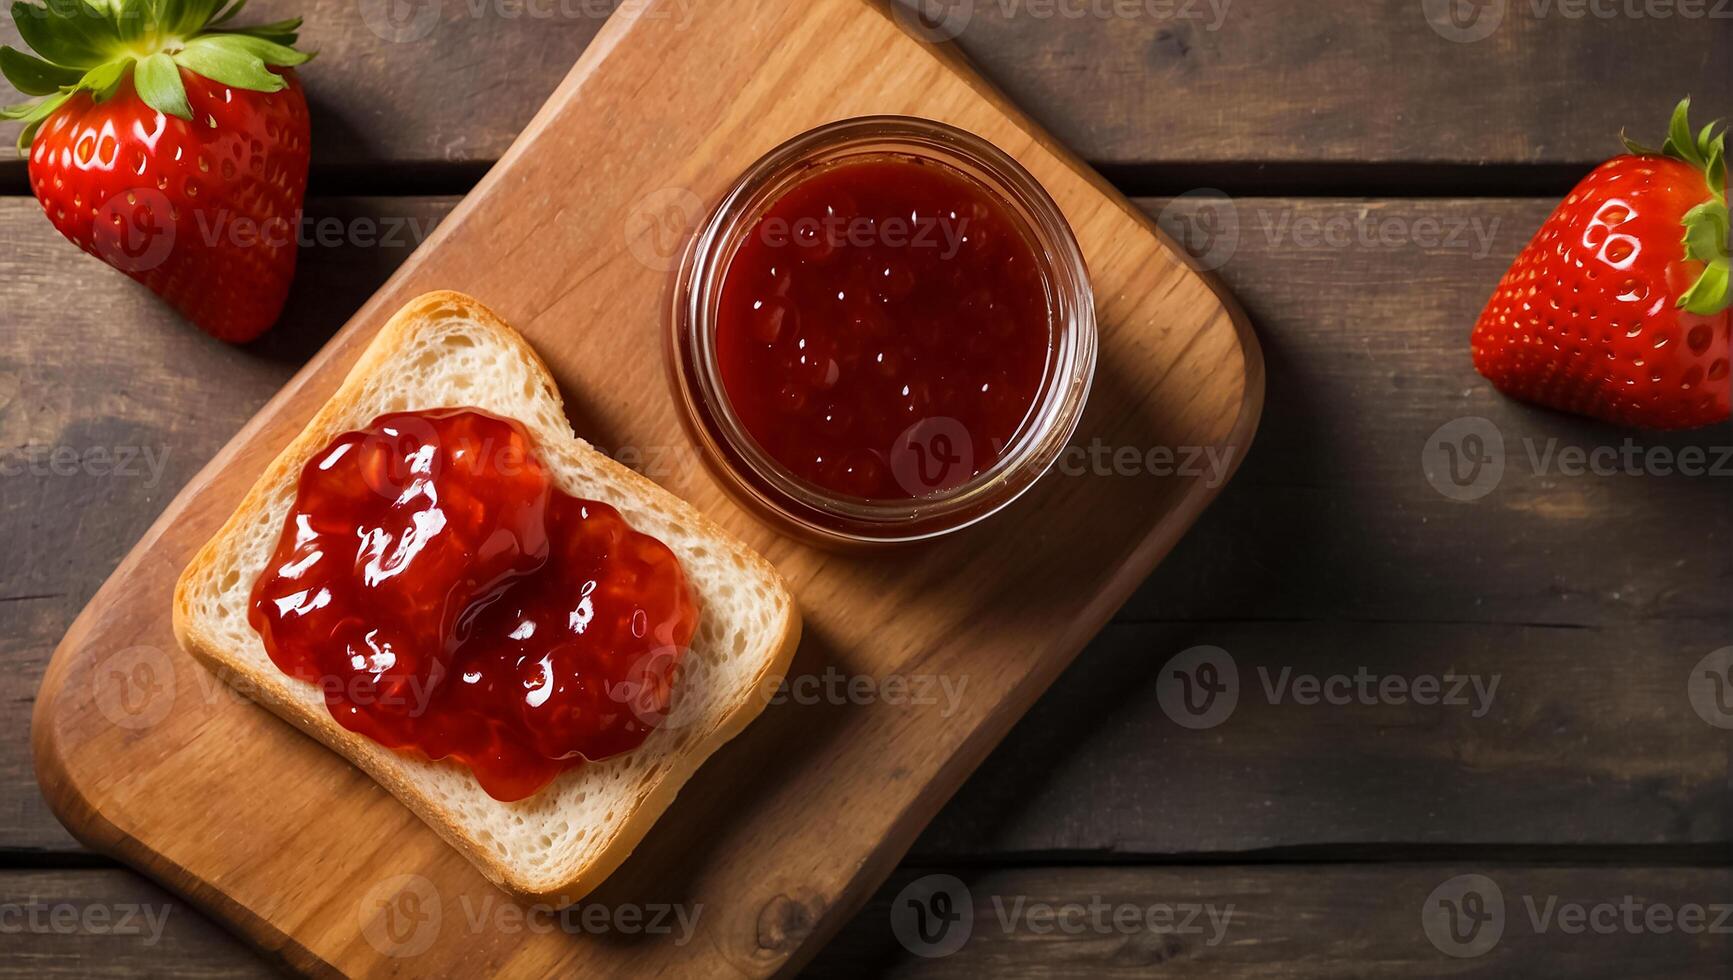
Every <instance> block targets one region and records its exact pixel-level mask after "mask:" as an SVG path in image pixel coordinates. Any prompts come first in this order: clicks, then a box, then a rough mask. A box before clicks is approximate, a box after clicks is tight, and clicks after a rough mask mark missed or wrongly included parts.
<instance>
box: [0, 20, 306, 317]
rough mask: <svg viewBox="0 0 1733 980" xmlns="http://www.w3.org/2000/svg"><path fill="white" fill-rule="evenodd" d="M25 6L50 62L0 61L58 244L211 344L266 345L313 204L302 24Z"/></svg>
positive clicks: (8, 56) (35, 42)
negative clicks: (85, 255) (18, 94)
mask: <svg viewBox="0 0 1733 980" xmlns="http://www.w3.org/2000/svg"><path fill="white" fill-rule="evenodd" d="M225 2H226V0H108V2H107V3H105V4H98V3H96V2H95V0H49V5H48V6H46V7H41V6H36V5H34V4H31V3H23V2H20V3H15V4H14V5H13V8H12V17H13V20H14V21H16V23H17V25H18V30H19V34H20V35H21V36H23V38H24V40H25V41H26V42H28V43H29V45H30V46H31V47H32V48H34V49H35V50H36V51H37V52H38V53H40V54H41V55H42V57H41V58H36V57H32V56H30V55H27V54H24V53H22V52H19V51H16V50H13V49H12V48H0V69H3V70H4V72H5V75H6V78H7V80H9V81H10V82H11V83H12V84H13V85H14V86H16V87H17V88H18V89H20V90H21V91H23V92H25V93H26V94H29V95H39V96H43V98H41V99H37V100H35V101H33V102H30V103H26V104H24V105H19V106H13V107H10V108H8V109H6V110H4V114H5V116H6V117H7V118H12V119H22V120H24V121H25V129H24V133H23V135H22V136H21V137H20V138H19V147H20V149H26V148H27V152H28V154H29V157H30V186H31V189H32V190H34V191H35V193H36V198H37V200H39V201H41V202H42V208H43V210H44V211H46V212H47V214H48V218H49V220H50V221H52V222H53V223H54V227H56V228H58V229H60V233H61V234H63V235H65V236H66V237H67V238H69V239H71V240H72V241H73V242H74V243H76V244H77V245H78V246H79V247H80V248H82V249H84V250H85V251H87V252H89V253H91V254H92V255H95V256H97V257H98V258H100V259H102V260H103V261H104V262H107V263H108V264H109V265H112V266H114V267H115V268H117V269H120V270H121V271H122V272H125V273H126V274H127V275H129V276H131V277H132V278H134V279H136V280H138V281H139V282H141V283H144V284H145V286H147V287H149V289H150V290H151V291H152V292H154V293H156V294H157V295H159V296H161V297H162V298H163V299H165V300H167V301H168V302H169V303H170V304H171V305H173V306H174V307H175V309H177V310H179V311H180V312H181V313H182V314H184V315H185V316H186V317H187V319H189V320H191V321H192V322H193V323H194V324H196V325H198V327H199V328H200V329H202V330H204V331H205V332H207V333H209V334H212V335H213V336H216V337H219V338H221V339H223V340H229V341H235V342H240V341H246V340H251V339H253V338H254V337H257V336H258V335H259V334H261V333H264V332H265V330H267V329H268V328H269V327H270V326H271V324H272V323H274V322H275V321H276V319H277V315H278V313H280V312H281V311H282V308H283V301H284V299H285V298H286V296H287V295H288V290H289V281H290V279H291V278H293V276H294V273H295V248H296V242H297V237H298V235H297V232H298V225H299V221H300V212H301V199H302V197H303V195H304V194H305V192H306V189H307V159H308V150H309V142H310V140H309V133H308V118H307V100H306V97H305V96H304V95H303V94H302V92H301V85H300V82H299V81H297V80H296V78H295V73H294V70H293V68H292V67H291V66H293V65H298V64H300V63H302V62H304V61H306V60H307V58H308V57H309V55H306V54H303V53H301V52H298V51H296V50H294V48H293V47H291V45H293V44H294V42H295V32H296V31H297V30H298V29H299V27H300V20H299V19H295V20H288V21H282V22H280V23H275V24H267V25H263V26H260V27H252V28H232V29H231V28H222V27H219V26H218V25H221V24H223V23H224V22H226V21H227V20H228V19H229V18H230V17H232V16H233V15H234V14H235V13H237V12H238V11H239V10H240V7H241V6H242V4H243V3H244V2H245V0H236V2H235V3H234V4H233V5H232V6H229V7H228V8H227V10H226V11H225V12H223V13H221V14H219V9H220V8H222V7H223V6H224V4H225Z"/></svg>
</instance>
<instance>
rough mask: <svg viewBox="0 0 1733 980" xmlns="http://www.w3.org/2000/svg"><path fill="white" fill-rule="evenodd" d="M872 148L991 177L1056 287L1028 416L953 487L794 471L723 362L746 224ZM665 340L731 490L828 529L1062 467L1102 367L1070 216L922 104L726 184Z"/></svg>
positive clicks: (957, 513) (996, 491)
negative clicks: (748, 419)
mask: <svg viewBox="0 0 1733 980" xmlns="http://www.w3.org/2000/svg"><path fill="white" fill-rule="evenodd" d="M873 155H901V156H908V157H914V158H919V159H925V160H932V161H934V162H937V163H939V164H942V165H947V166H949V167H951V168H952V169H955V170H958V171H960V172H962V173H963V175H964V176H966V177H969V178H971V179H973V180H974V182H976V183H978V184H980V185H982V187H983V189H985V190H986V191H987V192H989V193H990V194H992V195H993V196H994V197H996V198H998V199H999V200H1000V202H1001V203H1002V204H1004V205H1005V206H1006V207H1007V208H1008V209H1009V210H1010V211H1011V212H1012V213H1013V215H1014V216H1015V217H1016V218H1017V219H1018V221H1019V223H1021V224H1022V225H1024V230H1025V232H1026V233H1027V234H1028V235H1029V237H1030V238H1031V241H1030V244H1031V246H1032V247H1033V248H1034V250H1035V252H1036V255H1037V258H1038V259H1040V260H1041V264H1042V274H1043V275H1042V278H1043V281H1044V287H1045V288H1046V290H1047V292H1048V303H1049V314H1048V316H1049V324H1050V328H1051V338H1052V339H1051V343H1050V348H1049V358H1048V366H1047V370H1046V372H1045V376H1044V378H1043V381H1042V385H1041V388H1040V389H1039V391H1038V392H1037V394H1036V397H1035V400H1034V403H1033V404H1032V405H1031V408H1030V414H1029V417H1028V419H1026V421H1025V422H1024V424H1023V426H1022V427H1021V428H1020V429H1019V431H1018V434H1017V436H1016V437H1015V438H1014V439H1013V440H1012V443H1011V445H1009V446H1007V447H1006V449H1005V451H1004V452H1003V453H1002V454H1001V455H1000V457H999V458H998V459H997V460H995V461H994V463H993V464H992V465H991V466H989V467H987V468H985V469H983V470H982V471H981V472H980V473H978V474H976V475H974V476H973V477H971V478H970V479H968V480H966V481H963V482H961V483H960V484H958V485H957V486H955V487H951V488H947V489H941V490H936V491H934V492H932V493H928V494H925V495H919V496H913V497H911V498H906V499H905V498H898V499H892V500H872V499H867V498H859V497H848V496H844V495H841V494H837V493H833V492H830V491H827V490H825V489H824V488H822V487H819V486H816V485H814V484H812V483H810V482H808V481H806V480H804V479H802V478H800V477H799V476H797V475H795V474H794V473H793V472H791V471H789V470H788V469H787V467H785V466H784V465H783V464H781V463H780V462H779V461H777V460H775V459H774V458H772V457H771V456H770V455H769V454H768V453H767V452H765V451H764V450H763V448H762V447H760V446H759V445H758V443H757V441H756V440H755V439H753V438H752V436H751V435H750V434H749V433H748V432H747V431H746V430H745V427H744V426H743V425H742V424H741V422H740V420H739V418H738V417H737V416H736V415H735V413H734V410H733V407H732V405H731V403H730V401H729V398H728V393H727V390H726V388H725V387H724V386H723V384H722V381H721V377H720V372H719V369H718V366H717V363H716V361H717V359H716V351H715V339H716V324H715V316H714V311H715V307H716V305H717V299H718V296H719V294H720V291H721V285H722V282H723V280H724V279H725V277H726V274H727V271H728V266H729V264H730V263H731V262H732V260H733V255H734V247H735V246H737V244H738V242H739V241H740V239H741V237H742V235H743V234H745V233H748V232H749V230H750V229H751V228H752V227H754V226H755V225H756V223H757V221H758V220H759V219H760V218H761V217H762V215H763V213H764V211H765V210H767V209H768V208H769V207H770V206H771V205H772V204H774V203H775V201H776V200H778V199H780V197H781V196H782V194H784V193H786V192H787V191H788V190H789V189H791V188H792V187H793V186H795V185H796V184H798V183H800V182H801V181H802V180H804V179H806V178H807V177H809V176H811V173H812V172H813V171H814V170H815V169H816V168H818V167H820V166H825V165H828V164H833V163H837V162H840V161H843V160H846V159H849V158H854V157H862V156H873ZM669 340H670V349H669V354H670V368H671V370H672V371H673V374H674V382H675V388H676V391H677V392H678V394H679V396H680V398H681V400H682V401H684V402H685V408H686V410H687V412H686V414H687V418H688V420H689V422H691V423H692V425H691V428H692V429H693V434H694V436H695V437H696V438H698V440H699V441H700V443H702V444H703V448H704V449H705V450H707V454H708V455H709V456H710V457H712V459H713V460H716V461H719V462H720V463H721V467H720V468H721V469H722V470H723V471H724V473H723V475H725V476H726V477H728V478H729V479H728V482H729V483H730V484H731V489H732V490H734V491H735V492H736V493H744V494H745V495H746V496H747V498H748V501H749V502H750V503H753V504H755V505H757V506H758V507H759V508H760V509H768V510H770V511H772V512H773V513H775V514H777V515H778V516H780V517H783V518H785V519H788V520H791V521H792V522H793V523H794V524H795V525H796V526H797V527H798V528H799V529H801V530H803V531H806V532H809V533H812V534H816V535H817V536H819V537H821V538H827V539H833V540H842V541H856V542H900V541H913V540H921V539H924V538H929V537H934V536H936V535H939V534H945V533H949V532H951V531H955V530H959V529H961V528H963V527H967V526H969V525H970V524H973V523H976V522H978V521H980V520H982V519H984V518H986V517H988V516H990V515H991V514H993V513H996V512H997V511H999V510H1000V509H1002V508H1003V507H1005V506H1006V505H1008V504H1010V503H1011V502H1012V501H1013V500H1015V499H1016V498H1017V497H1018V496H1021V495H1022V493H1024V492H1025V491H1027V490H1028V489H1029V487H1030V486H1032V485H1033V484H1034V483H1035V482H1036V480H1037V479H1038V478H1039V477H1040V476H1041V475H1042V474H1043V473H1045V472H1046V470H1047V469H1048V468H1049V467H1051V466H1052V464H1053V462H1054V461H1055V460H1056V459H1057V458H1058V456H1059V453H1060V452H1061V451H1062V450H1063V449H1064V446H1065V445H1066V444H1067V443H1068V442H1069V441H1070V438H1071V436H1072V435H1073V434H1074V432H1075V431H1076V428H1077V424H1078V422H1079V421H1080V419H1081V416H1082V408H1083V404H1084V402H1085V401H1086V400H1087V397H1088V391H1089V387H1090V384H1091V382H1092V380H1093V376H1094V369H1095V357H1096V324H1095V305H1094V296H1093V293H1092V291H1091V289H1090V286H1089V277H1088V270H1087V267H1086V265H1085V263H1084V260H1083V255H1082V251H1081V249H1080V248H1079V247H1078V245H1077V241H1076V238H1075V236H1074V235H1073V234H1072V231H1071V228H1070V225H1069V224H1068V223H1067V222H1066V221H1065V218H1064V216H1063V214H1062V213H1061V212H1060V211H1059V207H1058V205H1057V204H1055V203H1054V202H1053V200H1052V198H1051V197H1049V196H1048V194H1047V192H1046V190H1045V189H1043V188H1042V187H1041V185H1040V183H1039V182H1038V181H1036V179H1035V178H1034V177H1033V176H1032V175H1031V174H1030V173H1029V172H1028V171H1027V170H1025V169H1024V168H1023V166H1022V165H1021V164H1019V163H1017V161H1016V160H1014V159H1012V158H1011V157H1010V156H1009V155H1008V154H1006V153H1005V152H1004V151H1002V150H1000V149H999V148H998V147H996V146H994V145H992V144H991V143H989V142H987V141H986V140H984V139H981V138H980V137H977V136H975V135H973V134H971V133H968V132H965V131H963V130H960V129H957V128H955V127H953V126H949V125H946V124H944V123H940V122H936V121H933V120H929V119H922V118H918V117H913V116H887V115H880V116H861V117H855V118H851V119H843V120H839V121H836V122H832V123H828V124H826V125H823V126H820V127H818V128H816V129H812V130H809V131H807V132H805V133H802V134H800V135H798V136H795V137H794V138H792V139H790V140H787V141H786V142H784V143H782V144H781V145H780V146H777V147H776V148H775V149H772V150H771V151H770V152H769V153H767V154H765V155H764V156H762V157H760V158H759V159H758V160H757V161H756V162H755V163H754V164H753V165H752V166H750V167H748V168H747V170H746V171H745V172H744V173H743V174H742V175H741V176H740V177H739V178H738V179H737V180H736V181H735V182H734V183H733V184H732V185H731V186H730V187H729V189H728V190H727V191H726V192H725V193H724V194H723V195H722V198H721V200H720V201H719V202H718V203H717V204H716V206H715V207H714V208H713V209H712V210H711V211H710V213H709V215H708V217H707V218H706V219H705V220H704V221H703V223H702V224H701V225H700V226H699V228H698V231H697V233H696V234H695V235H694V236H693V238H692V240H691V242H690V244H689V246H688V248H687V249H686V252H685V254H684V256H683V258H682V261H681V264H680V268H679V272H678V274H677V278H676V281H675V289H674V295H673V310H672V316H671V331H670V335H669ZM917 424H918V423H917Z"/></svg>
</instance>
